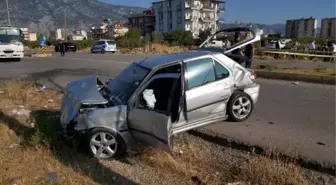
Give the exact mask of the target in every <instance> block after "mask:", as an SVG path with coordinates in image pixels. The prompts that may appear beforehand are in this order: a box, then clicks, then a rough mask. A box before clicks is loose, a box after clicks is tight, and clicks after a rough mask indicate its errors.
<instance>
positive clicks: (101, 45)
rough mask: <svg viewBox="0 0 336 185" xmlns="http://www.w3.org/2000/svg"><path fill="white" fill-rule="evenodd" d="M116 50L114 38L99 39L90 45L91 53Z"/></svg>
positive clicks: (113, 51)
mask: <svg viewBox="0 0 336 185" xmlns="http://www.w3.org/2000/svg"><path fill="white" fill-rule="evenodd" d="M116 51H117V44H116V42H115V41H114V40H99V41H98V42H96V43H95V44H94V45H93V46H92V47H91V53H105V52H112V53H115V52H116Z"/></svg>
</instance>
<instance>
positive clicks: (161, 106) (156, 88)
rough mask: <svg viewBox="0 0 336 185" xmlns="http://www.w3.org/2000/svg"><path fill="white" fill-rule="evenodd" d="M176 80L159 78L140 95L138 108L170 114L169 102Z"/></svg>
mask: <svg viewBox="0 0 336 185" xmlns="http://www.w3.org/2000/svg"><path fill="white" fill-rule="evenodd" d="M176 80H177V79H176V78H157V79H154V80H153V81H152V82H150V83H149V84H148V85H147V86H146V88H145V89H144V90H143V91H142V92H141V93H140V94H139V95H138V103H137V107H138V108H142V109H148V110H153V111H157V112H162V113H168V102H169V98H170V94H171V90H172V89H173V86H174V83H175V82H176Z"/></svg>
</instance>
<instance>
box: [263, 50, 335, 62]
mask: <svg viewBox="0 0 336 185" xmlns="http://www.w3.org/2000/svg"><path fill="white" fill-rule="evenodd" d="M259 52H262V53H266V54H274V55H276V56H275V58H278V56H279V55H282V56H285V57H286V56H291V57H292V58H294V59H296V58H297V57H300V56H301V57H310V58H323V59H324V61H329V62H335V61H336V55H335V54H333V53H332V52H324V54H314V53H300V52H297V51H295V50H294V51H293V50H287V51H286V50H275V49H274V50H264V49H260V50H259ZM319 52H320V53H322V52H323V51H319Z"/></svg>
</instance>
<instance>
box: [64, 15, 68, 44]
mask: <svg viewBox="0 0 336 185" xmlns="http://www.w3.org/2000/svg"><path fill="white" fill-rule="evenodd" d="M66 16H67V15H66V10H65V13H64V37H65V38H64V39H65V42H67V41H68V36H67V17H66Z"/></svg>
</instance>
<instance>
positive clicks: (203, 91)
mask: <svg viewBox="0 0 336 185" xmlns="http://www.w3.org/2000/svg"><path fill="white" fill-rule="evenodd" d="M184 65H185V67H184V68H185V73H186V77H185V80H186V87H185V88H186V92H185V98H186V115H187V123H186V124H187V125H188V126H191V127H192V126H195V127H196V126H202V125H205V124H210V123H212V122H215V121H218V120H221V119H223V118H225V116H226V104H227V102H228V100H229V98H230V96H231V94H232V92H233V78H232V75H231V74H232V73H231V72H230V70H229V69H228V68H226V67H225V66H224V65H223V64H222V63H220V62H219V61H217V60H215V59H214V58H212V57H210V56H206V57H202V58H198V59H193V60H190V61H186V62H185V64H184Z"/></svg>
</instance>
